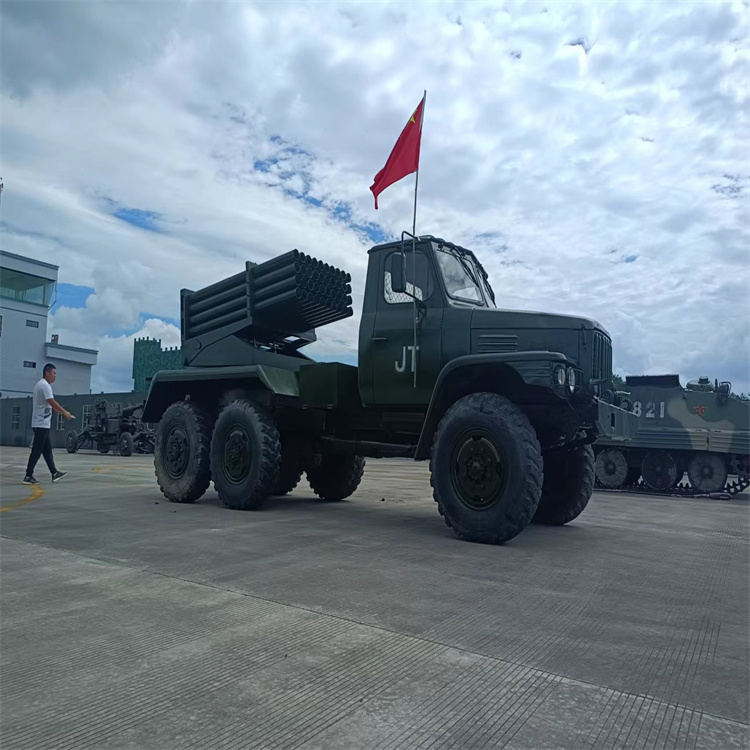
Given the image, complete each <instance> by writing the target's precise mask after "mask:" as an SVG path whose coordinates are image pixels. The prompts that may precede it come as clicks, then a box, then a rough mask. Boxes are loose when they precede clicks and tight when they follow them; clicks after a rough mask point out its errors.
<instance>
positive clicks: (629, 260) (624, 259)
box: [622, 255, 638, 263]
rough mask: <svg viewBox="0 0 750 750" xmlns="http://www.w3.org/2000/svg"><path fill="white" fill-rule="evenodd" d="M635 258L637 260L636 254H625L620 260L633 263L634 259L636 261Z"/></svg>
mask: <svg viewBox="0 0 750 750" xmlns="http://www.w3.org/2000/svg"><path fill="white" fill-rule="evenodd" d="M637 260H638V256H637V255H626V256H625V257H624V258H623V259H622V262H623V263H635V261H637Z"/></svg>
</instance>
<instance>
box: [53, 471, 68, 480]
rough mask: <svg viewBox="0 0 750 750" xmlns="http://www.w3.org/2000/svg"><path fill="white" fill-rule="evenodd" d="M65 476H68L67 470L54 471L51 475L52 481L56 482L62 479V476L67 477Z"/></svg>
mask: <svg viewBox="0 0 750 750" xmlns="http://www.w3.org/2000/svg"><path fill="white" fill-rule="evenodd" d="M67 476H68V472H67V471H56V472H55V473H54V474H53V475H52V481H53V482H58V481H60V480H61V479H62V478H63V477H67Z"/></svg>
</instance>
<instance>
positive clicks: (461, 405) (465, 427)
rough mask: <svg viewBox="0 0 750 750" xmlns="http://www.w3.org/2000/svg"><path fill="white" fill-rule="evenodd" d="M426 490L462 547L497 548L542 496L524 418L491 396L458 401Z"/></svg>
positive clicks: (443, 423)
mask: <svg viewBox="0 0 750 750" xmlns="http://www.w3.org/2000/svg"><path fill="white" fill-rule="evenodd" d="M430 475H431V476H430V483H431V484H432V488H433V496H434V498H435V502H437V504H438V510H439V511H440V514H441V515H442V516H443V517H444V518H445V523H446V524H447V525H448V526H450V527H451V528H452V529H453V531H454V533H455V534H456V535H457V536H458V537H459V538H461V539H466V540H467V541H470V542H483V543H487V544H501V543H503V542H507V541H508V540H509V539H512V538H513V537H515V536H517V535H518V534H520V533H521V532H522V531H523V530H524V529H525V528H526V526H528V524H529V522H530V521H531V519H532V517H533V516H534V513H535V512H536V509H537V506H538V505H539V499H540V498H541V495H542V477H543V471H542V451H541V447H540V445H539V440H538V439H537V436H536V432H535V431H534V428H533V427H532V425H531V423H530V422H529V420H528V418H527V417H526V415H525V414H524V413H523V412H522V411H521V410H520V409H519V408H518V407H517V406H516V405H515V404H513V403H512V402H511V401H509V400H508V399H507V398H504V397H503V396H500V395H498V394H496V393H473V394H470V395H468V396H464V397H463V398H461V399H459V400H458V401H456V403H455V404H453V406H451V407H450V409H448V411H447V412H446V413H445V415H444V416H443V418H442V419H441V420H440V424H439V425H438V429H437V432H436V433H435V439H434V441H433V445H432V455H431V458H430Z"/></svg>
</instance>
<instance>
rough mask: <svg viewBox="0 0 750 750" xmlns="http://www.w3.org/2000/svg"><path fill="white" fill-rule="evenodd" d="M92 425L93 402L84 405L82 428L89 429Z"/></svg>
mask: <svg viewBox="0 0 750 750" xmlns="http://www.w3.org/2000/svg"><path fill="white" fill-rule="evenodd" d="M89 427H91V404H84V405H83V421H82V422H81V429H84V430H87V429H88V428H89Z"/></svg>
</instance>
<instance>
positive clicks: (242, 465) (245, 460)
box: [211, 400, 281, 510]
mask: <svg viewBox="0 0 750 750" xmlns="http://www.w3.org/2000/svg"><path fill="white" fill-rule="evenodd" d="M280 460H281V444H280V442H279V431H278V430H277V429H276V423H275V422H274V420H273V417H271V415H270V414H269V413H268V412H267V411H266V409H265V408H264V407H263V406H261V405H260V404H256V403H254V402H252V401H245V400H238V401H233V402H232V403H231V404H228V405H227V406H225V407H224V409H222V411H221V414H219V418H218V419H217V420H216V427H215V428H214V435H213V439H212V440H211V475H212V476H213V480H214V487H216V491H217V492H218V493H219V497H220V498H221V501H222V502H223V503H224V505H226V506H227V508H232V509H233V510H255V509H257V508H260V507H261V505H263V502H264V501H265V499H266V498H267V497H268V496H269V495H270V494H271V492H272V491H273V489H274V487H275V486H276V482H277V481H278V477H279V463H280Z"/></svg>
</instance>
